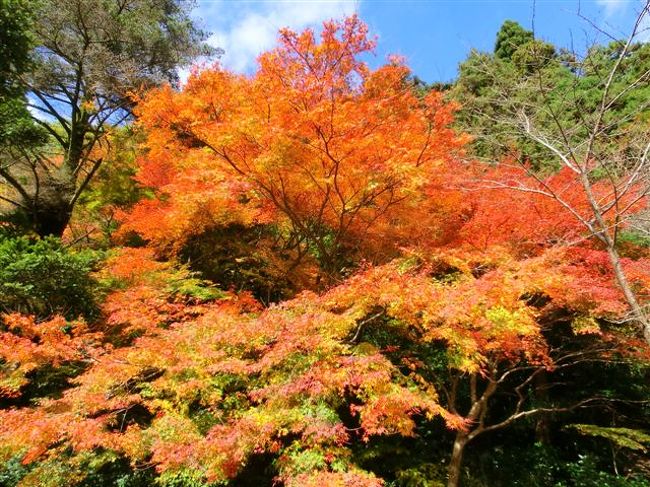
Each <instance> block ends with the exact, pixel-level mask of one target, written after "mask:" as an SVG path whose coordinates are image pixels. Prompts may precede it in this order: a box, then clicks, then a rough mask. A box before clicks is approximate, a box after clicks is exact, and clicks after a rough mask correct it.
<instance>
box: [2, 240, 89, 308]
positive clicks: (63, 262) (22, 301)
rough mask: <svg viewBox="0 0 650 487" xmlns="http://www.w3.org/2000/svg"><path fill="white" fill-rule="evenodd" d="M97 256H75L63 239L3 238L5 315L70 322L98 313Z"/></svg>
mask: <svg viewBox="0 0 650 487" xmlns="http://www.w3.org/2000/svg"><path fill="white" fill-rule="evenodd" d="M99 256H100V254H98V253H97V252H95V251H90V250H83V251H74V250H71V249H67V248H65V247H64V246H62V245H61V242H60V240H59V239H56V238H45V239H40V240H33V239H29V238H26V237H17V238H7V237H2V236H0V311H3V312H20V313H25V314H34V315H36V316H37V317H39V318H45V317H47V316H49V315H52V314H62V315H63V316H65V317H66V318H68V319H73V318H77V317H78V316H79V315H83V316H84V317H85V318H93V317H95V316H96V315H97V313H98V307H97V293H98V284H97V282H96V281H95V279H94V278H93V277H92V275H91V272H92V270H93V269H94V267H95V266H96V264H97V263H98V261H99Z"/></svg>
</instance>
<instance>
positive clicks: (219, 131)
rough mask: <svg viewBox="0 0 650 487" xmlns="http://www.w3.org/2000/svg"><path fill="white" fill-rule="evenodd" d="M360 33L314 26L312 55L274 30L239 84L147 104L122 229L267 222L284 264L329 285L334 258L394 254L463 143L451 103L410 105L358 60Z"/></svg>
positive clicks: (412, 96)
mask: <svg viewBox="0 0 650 487" xmlns="http://www.w3.org/2000/svg"><path fill="white" fill-rule="evenodd" d="M366 34H367V29H366V27H365V25H364V24H363V23H362V22H361V21H360V20H359V19H358V18H357V17H350V18H348V19H346V20H345V21H343V22H328V23H326V24H325V25H324V28H323V32H322V34H321V41H320V43H318V42H317V41H316V38H315V35H314V33H313V32H312V31H311V30H306V31H304V32H303V33H301V34H296V33H294V32H291V31H289V30H284V31H281V34H280V39H279V43H280V45H279V47H278V48H276V49H275V50H273V51H270V52H268V53H265V54H262V55H261V56H260V58H259V60H258V61H259V69H258V70H257V72H256V73H255V75H254V76H252V77H246V76H241V75H235V74H233V73H230V72H228V71H226V70H224V69H222V68H220V67H219V66H216V67H214V68H212V69H207V70H204V71H202V72H200V73H195V74H194V75H193V76H191V77H190V79H189V80H188V83H187V85H186V86H185V87H184V88H183V90H182V91H181V92H175V91H173V90H172V89H171V88H169V87H165V88H162V89H160V90H157V91H153V92H150V93H149V94H148V95H147V96H146V98H145V99H144V100H143V102H142V103H141V104H140V106H139V108H138V116H139V119H138V120H139V124H141V125H142V126H143V127H144V128H145V129H146V131H147V134H148V139H147V143H146V146H147V149H148V152H147V154H146V156H144V157H143V158H142V161H141V169H140V173H139V176H138V179H139V180H140V182H141V183H142V184H143V185H145V186H147V187H151V188H154V189H155V190H156V191H157V196H158V198H157V199H155V200H149V201H144V202H142V203H141V204H140V205H139V206H138V207H136V208H135V209H134V210H133V211H132V212H131V213H130V215H129V216H128V217H127V218H126V221H125V224H124V226H123V227H122V229H123V231H129V230H135V231H137V232H138V233H140V234H141V235H142V236H143V237H145V238H146V239H148V240H149V241H151V242H152V243H154V244H156V245H158V246H168V245H170V244H172V243H173V244H175V245H178V244H181V243H182V242H183V239H184V237H185V238H186V237H188V236H190V235H192V234H196V233H197V232H202V231H204V230H205V229H206V228H209V227H210V226H219V225H221V226H225V225H227V224H232V223H237V224H241V225H249V226H250V225H253V224H256V223H262V224H264V223H274V224H276V225H277V226H278V227H279V230H278V231H279V233H280V237H281V240H282V241H283V245H284V247H285V248H288V249H292V250H294V251H295V254H296V255H295V256H294V258H295V259H300V258H302V257H303V256H304V255H305V254H307V253H311V254H313V255H315V256H316V258H317V260H318V262H319V264H320V267H321V270H322V272H324V273H325V274H326V275H330V276H331V275H333V276H336V275H338V274H340V273H341V271H342V268H343V267H344V266H345V265H346V255H350V254H352V255H354V254H358V253H359V251H361V252H362V255H363V256H364V257H365V258H371V257H373V256H375V255H377V258H378V259H379V260H381V259H382V258H383V257H384V255H383V254H385V253H387V252H391V251H393V255H394V249H395V247H396V246H398V245H400V244H402V243H403V242H404V241H405V239H407V238H408V239H413V233H418V231H421V230H419V229H418V227H417V226H415V225H413V222H414V218H413V217H414V214H415V213H417V214H418V215H421V216H423V217H426V216H427V212H429V213H432V214H435V210H436V208H435V206H434V203H441V202H434V201H432V200H430V199H425V198H423V197H422V189H423V188H425V187H426V186H427V185H430V184H432V183H433V182H434V181H435V180H436V177H437V176H436V173H437V172H438V171H439V170H440V168H441V166H442V165H443V164H444V162H446V161H450V160H453V159H454V157H456V155H457V154H459V153H460V151H461V149H462V145H463V144H464V142H465V140H466V138H465V137H464V136H462V135H458V134H456V133H455V132H454V131H453V130H452V129H451V128H450V123H451V121H452V114H453V111H454V109H455V106H454V104H451V103H445V102H443V100H442V96H441V95H440V94H439V93H436V92H431V93H429V94H427V95H426V96H424V97H419V96H417V94H416V93H415V92H414V91H413V90H412V89H411V87H410V83H409V81H408V74H409V71H408V69H407V68H406V67H405V66H404V65H403V63H402V61H401V60H399V59H393V60H392V62H391V63H390V64H388V65H385V66H383V67H381V68H379V69H376V70H371V69H369V68H368V67H367V66H366V64H365V63H363V62H362V61H360V60H359V57H360V55H362V54H364V53H366V52H368V51H370V50H371V49H372V48H373V46H374V41H373V40H372V39H369V38H368V37H367V35H366ZM154 215H155V216H154ZM364 246H365V247H370V248H363V247H364ZM373 246H374V247H377V246H379V248H372V247H373Z"/></svg>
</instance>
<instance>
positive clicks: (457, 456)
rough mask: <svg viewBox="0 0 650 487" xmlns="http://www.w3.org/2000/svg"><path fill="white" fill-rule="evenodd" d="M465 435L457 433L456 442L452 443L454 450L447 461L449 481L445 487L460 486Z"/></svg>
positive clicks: (465, 442) (461, 432) (464, 433)
mask: <svg viewBox="0 0 650 487" xmlns="http://www.w3.org/2000/svg"><path fill="white" fill-rule="evenodd" d="M467 441H468V437H467V433H466V432H463V431H459V432H458V433H456V440H455V441H454V448H453V450H452V452H451V460H450V461H449V480H448V481H447V487H458V486H459V485H460V476H461V473H462V467H463V453H465V445H467Z"/></svg>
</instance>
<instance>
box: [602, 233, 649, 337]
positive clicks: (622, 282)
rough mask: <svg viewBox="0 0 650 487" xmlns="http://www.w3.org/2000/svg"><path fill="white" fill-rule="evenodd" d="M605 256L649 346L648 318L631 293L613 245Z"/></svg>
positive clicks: (632, 292)
mask: <svg viewBox="0 0 650 487" xmlns="http://www.w3.org/2000/svg"><path fill="white" fill-rule="evenodd" d="M607 254H608V255H609V260H610V262H611V263H612V268H613V269H614V276H615V277H616V282H617V284H618V285H619V287H620V288H621V290H622V291H623V295H624V296H625V300H626V301H627V303H628V305H629V306H630V308H631V310H632V314H633V315H634V319H635V320H637V321H638V322H639V324H640V325H641V326H642V327H643V338H645V341H646V343H648V344H650V321H648V317H647V316H646V314H645V313H644V311H643V308H641V305H640V304H639V302H638V301H637V299H636V295H635V294H634V291H632V287H631V286H630V283H629V281H628V280H627V276H626V275H625V271H624V270H623V265H622V264H621V258H620V256H619V255H618V252H617V251H616V248H615V247H614V245H613V244H612V245H610V246H608V248H607Z"/></svg>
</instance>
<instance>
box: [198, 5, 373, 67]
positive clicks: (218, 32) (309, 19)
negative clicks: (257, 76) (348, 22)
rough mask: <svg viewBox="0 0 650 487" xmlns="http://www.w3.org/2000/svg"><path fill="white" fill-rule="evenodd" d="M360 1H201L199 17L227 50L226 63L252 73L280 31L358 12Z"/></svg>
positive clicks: (213, 42) (217, 43) (214, 42)
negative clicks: (262, 54) (260, 55)
mask: <svg viewBox="0 0 650 487" xmlns="http://www.w3.org/2000/svg"><path fill="white" fill-rule="evenodd" d="M359 2H360V0H295V1H294V0H291V1H275V2H254V3H253V2H250V3H249V2H240V3H234V2H233V3H230V2H213V1H210V0H203V1H201V0H199V2H198V4H199V8H198V9H197V12H196V14H195V16H196V17H197V19H198V20H199V21H201V22H202V23H203V24H204V25H205V26H206V28H207V30H210V31H212V32H213V35H212V36H211V37H210V39H209V40H208V42H209V43H210V44H211V45H213V46H215V47H220V48H222V49H224V51H225V54H224V55H223V56H222V58H221V62H222V63H223V65H224V66H226V67H228V68H230V69H232V70H234V71H238V72H250V71H251V70H252V69H253V68H254V67H255V60H256V58H257V56H258V54H260V53H261V52H263V51H265V50H267V49H270V48H272V47H273V46H274V45H275V42H276V39H277V35H278V30H280V29H281V28H283V27H289V28H291V29H294V30H297V31H299V30H302V29H304V28H306V27H316V28H317V27H319V26H320V25H321V23H322V22H323V21H324V20H329V19H332V18H341V17H344V16H348V15H351V14H353V13H355V12H357V11H358V7H359Z"/></svg>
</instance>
